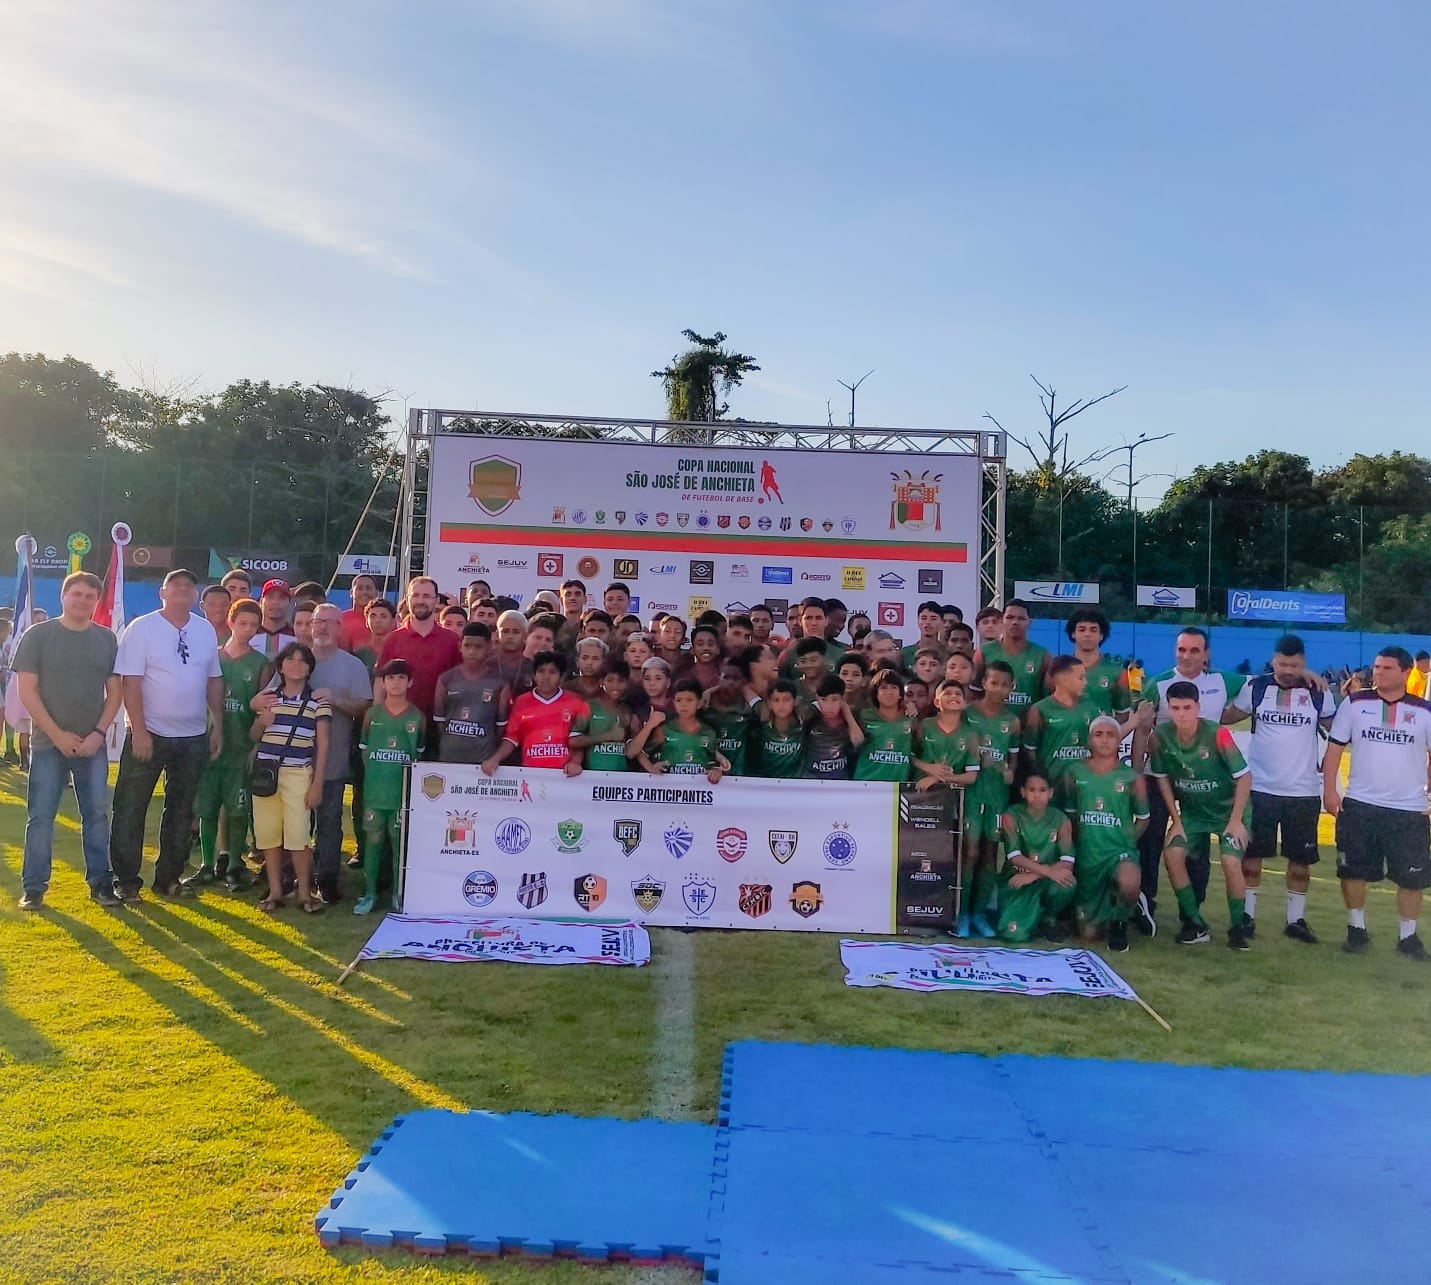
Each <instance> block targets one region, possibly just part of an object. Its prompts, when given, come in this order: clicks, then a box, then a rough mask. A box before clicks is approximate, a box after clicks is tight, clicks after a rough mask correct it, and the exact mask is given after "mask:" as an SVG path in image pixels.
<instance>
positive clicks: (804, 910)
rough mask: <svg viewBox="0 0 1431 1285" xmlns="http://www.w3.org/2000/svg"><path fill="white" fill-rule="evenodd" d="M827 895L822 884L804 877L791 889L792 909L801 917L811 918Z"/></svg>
mask: <svg viewBox="0 0 1431 1285" xmlns="http://www.w3.org/2000/svg"><path fill="white" fill-rule="evenodd" d="M824 901H825V897H824V894H823V893H821V891H820V885H819V884H817V883H811V882H810V881H809V880H808V879H802V880H801V881H800V882H799V883H797V884H795V885H794V886H793V887H792V888H791V889H790V909H791V910H793V911H794V912H795V913H796V914H797V915H799V916H800V918H801V919H809V918H810V916H811V915H813V914H815V913H816V912H817V911H818V910H819V909H820V907H821V906H822V905H823V904H824Z"/></svg>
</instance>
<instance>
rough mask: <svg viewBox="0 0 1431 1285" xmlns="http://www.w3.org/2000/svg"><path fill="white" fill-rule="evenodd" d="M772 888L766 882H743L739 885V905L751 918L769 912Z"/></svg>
mask: <svg viewBox="0 0 1431 1285" xmlns="http://www.w3.org/2000/svg"><path fill="white" fill-rule="evenodd" d="M772 892H774V889H773V888H772V887H771V886H770V885H769V884H768V883H743V884H741V885H740V900H739V903H738V904H739V906H740V909H741V911H742V912H743V913H744V914H747V915H749V916H750V917H751V918H752V919H759V918H760V916H761V915H768V914H769V913H770V894H771V893H772Z"/></svg>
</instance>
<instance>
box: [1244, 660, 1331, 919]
mask: <svg viewBox="0 0 1431 1285" xmlns="http://www.w3.org/2000/svg"><path fill="white" fill-rule="evenodd" d="M1335 711H1336V704H1335V702H1334V701H1333V700H1332V698H1331V695H1330V693H1328V692H1325V691H1319V690H1317V688H1315V687H1313V686H1312V685H1311V684H1310V683H1308V682H1307V650H1306V648H1305V647H1304V646H1303V645H1302V640H1301V639H1300V638H1298V637H1297V636H1296V635H1295V634H1288V635H1286V637H1284V638H1280V639H1278V640H1277V644H1276V646H1275V647H1273V649H1272V672H1271V673H1270V674H1259V675H1258V676H1257V677H1256V678H1254V679H1253V680H1252V681H1251V682H1250V683H1247V684H1246V685H1245V686H1243V687H1242V689H1241V690H1240V691H1239V692H1238V693H1237V694H1236V695H1235V696H1234V697H1233V698H1232V701H1231V703H1230V704H1229V705H1228V707H1227V708H1226V709H1225V710H1224V711H1223V713H1222V721H1223V722H1224V723H1237V722H1240V721H1241V720H1242V719H1244V718H1246V717H1248V716H1249V715H1251V718H1252V748H1251V750H1250V752H1249V753H1248V755H1247V762H1248V766H1249V767H1251V769H1252V826H1251V840H1250V842H1249V843H1248V845H1247V853H1246V855H1245V856H1244V857H1243V858H1242V873H1243V875H1244V877H1245V878H1246V879H1247V917H1246V919H1244V920H1243V929H1244V930H1245V931H1246V933H1247V935H1248V936H1249V937H1251V936H1252V935H1253V934H1254V933H1255V932H1256V929H1257V921H1256V916H1257V890H1258V887H1259V886H1260V885H1261V882H1262V862H1263V861H1264V860H1266V859H1267V858H1268V857H1273V856H1276V855H1277V832H1278V831H1279V830H1280V831H1281V833H1282V855H1283V856H1284V857H1286V859H1287V926H1286V928H1285V929H1284V930H1283V931H1284V933H1285V934H1286V936H1288V937H1290V938H1292V939H1293V940H1294V941H1302V942H1306V943H1307V944H1309V945H1312V944H1315V942H1316V940H1317V936H1316V934H1315V933H1314V932H1313V931H1312V930H1311V928H1309V927H1308V926H1307V920H1306V908H1307V886H1308V884H1309V883H1310V881H1311V877H1312V866H1313V865H1315V864H1316V862H1317V859H1318V855H1319V854H1318V851H1317V822H1318V821H1319V820H1320V818H1321V814H1322V790H1321V786H1322V774H1321V770H1320V769H1319V768H1318V766H1317V759H1318V758H1319V756H1320V754H1321V741H1320V738H1319V737H1318V735H1317V728H1318V726H1321V727H1326V726H1328V725H1329V724H1330V723H1331V718H1332V714H1333V713H1334V712H1335Z"/></svg>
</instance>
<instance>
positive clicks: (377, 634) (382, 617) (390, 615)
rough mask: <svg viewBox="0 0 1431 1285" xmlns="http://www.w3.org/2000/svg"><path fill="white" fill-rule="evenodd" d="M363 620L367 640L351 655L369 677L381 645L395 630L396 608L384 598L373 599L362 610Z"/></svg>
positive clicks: (381, 647)
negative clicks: (358, 661)
mask: <svg viewBox="0 0 1431 1285" xmlns="http://www.w3.org/2000/svg"><path fill="white" fill-rule="evenodd" d="M363 619H364V621H365V622H366V623H367V626H368V640H367V642H365V643H363V644H362V646H360V647H358V648H357V649H356V650H354V652H353V655H355V656H356V657H357V658H358V659H359V660H361V661H362V662H363V664H364V666H365V667H366V668H367V671H368V674H369V675H371V674H372V672H373V670H374V669H376V668H377V664H378V653H379V652H380V651H382V649H383V643H384V642H386V641H387V637H388V635H389V634H390V633H392V631H393V630H394V629H396V628H397V608H396V607H394V606H393V605H392V603H390V602H389V601H388V600H387V599H386V598H374V599H373V600H372V602H370V603H368V605H367V607H365V608H364V610H363Z"/></svg>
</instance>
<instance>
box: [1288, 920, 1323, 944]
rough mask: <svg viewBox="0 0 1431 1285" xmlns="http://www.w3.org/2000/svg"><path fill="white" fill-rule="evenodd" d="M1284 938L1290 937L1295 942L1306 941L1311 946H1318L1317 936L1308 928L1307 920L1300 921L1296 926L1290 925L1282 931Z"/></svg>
mask: <svg viewBox="0 0 1431 1285" xmlns="http://www.w3.org/2000/svg"><path fill="white" fill-rule="evenodd" d="M1282 935H1283V936H1284V937H1290V938H1291V939H1292V940H1293V941H1304V942H1306V943H1307V945H1309V946H1315V945H1316V944H1317V934H1316V933H1314V932H1313V931H1312V930H1311V929H1310V928H1308V927H1307V921H1306V920H1305V919H1299V920H1297V922H1296V923H1294V924H1288V925H1287V926H1286V927H1285V928H1284V929H1282Z"/></svg>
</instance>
